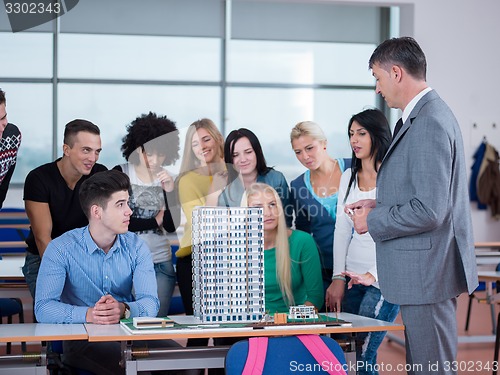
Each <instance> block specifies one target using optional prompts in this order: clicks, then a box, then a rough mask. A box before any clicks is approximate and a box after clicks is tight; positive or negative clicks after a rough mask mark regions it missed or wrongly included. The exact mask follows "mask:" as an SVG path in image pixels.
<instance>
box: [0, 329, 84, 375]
mask: <svg viewBox="0 0 500 375" xmlns="http://www.w3.org/2000/svg"><path fill="white" fill-rule="evenodd" d="M87 338H88V335H87V331H86V330H85V326H84V325H83V324H41V323H24V324H0V342H29V341H35V342H37V341H38V342H41V341H58V340H86V339H87ZM0 373H5V374H34V375H42V374H43V375H46V374H47V353H46V351H45V348H42V351H41V352H40V354H38V353H36V354H31V355H29V356H28V355H4V356H0Z"/></svg>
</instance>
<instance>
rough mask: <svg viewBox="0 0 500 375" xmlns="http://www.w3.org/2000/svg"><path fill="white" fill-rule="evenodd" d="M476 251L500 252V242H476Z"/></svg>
mask: <svg viewBox="0 0 500 375" xmlns="http://www.w3.org/2000/svg"><path fill="white" fill-rule="evenodd" d="M474 247H475V248H476V249H492V250H493V249H494V250H500V242H476V243H474Z"/></svg>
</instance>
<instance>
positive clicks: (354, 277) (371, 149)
mask: <svg viewBox="0 0 500 375" xmlns="http://www.w3.org/2000/svg"><path fill="white" fill-rule="evenodd" d="M348 134H349V140H350V143H351V148H352V165H351V169H348V170H346V171H345V172H344V173H343V174H342V177H341V179H340V186H339V197H338V203H337V221H336V224H335V236H334V246H333V258H334V261H333V278H332V283H331V285H330V287H329V288H328V290H327V292H326V299H325V300H326V305H327V306H329V307H330V308H331V309H332V310H337V311H339V310H340V308H341V309H342V311H345V312H349V313H353V314H358V315H362V316H366V317H369V318H375V319H378V320H384V321H387V322H392V321H394V319H395V318H396V315H397V314H398V311H399V306H398V305H394V304H392V303H390V302H387V301H386V300H385V299H384V297H383V296H382V294H381V293H380V289H379V286H378V282H377V279H378V278H377V264H376V257H375V242H374V241H373V239H372V238H371V236H370V234H369V233H365V234H362V235H360V234H358V233H356V232H355V231H353V223H352V220H351V218H350V217H351V215H353V214H354V215H355V214H356V213H352V212H349V213H346V212H344V206H345V205H346V204H349V203H352V202H356V201H358V200H360V199H375V197H376V180H377V171H378V168H379V166H380V164H381V163H382V159H383V158H384V155H385V153H386V152H387V150H388V148H389V145H390V144H391V140H392V137H391V132H390V128H389V124H388V123H387V119H386V118H385V116H384V114H383V113H382V112H380V111H379V110H376V109H368V110H365V111H363V112H360V113H358V114H356V115H354V116H353V117H352V118H351V120H350V121H349V126H348ZM346 284H347V285H346ZM385 334H386V332H370V333H361V334H359V335H358V336H357V340H358V343H357V344H358V345H357V361H360V362H357V363H358V364H362V365H360V366H358V373H359V374H378V372H377V371H376V368H377V367H376V363H377V350H378V347H379V346H380V343H381V342H382V340H383V338H384V336H385Z"/></svg>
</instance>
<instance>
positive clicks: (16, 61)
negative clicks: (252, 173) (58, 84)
mask: <svg viewBox="0 0 500 375" xmlns="http://www.w3.org/2000/svg"><path fill="white" fill-rule="evenodd" d="M0 46H2V47H1V48H2V52H1V54H2V57H1V58H0V76H1V77H17V78H25V77H30V78H51V77H52V34H50V33H0Z"/></svg>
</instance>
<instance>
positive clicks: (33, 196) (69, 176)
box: [23, 120, 107, 298]
mask: <svg viewBox="0 0 500 375" xmlns="http://www.w3.org/2000/svg"><path fill="white" fill-rule="evenodd" d="M100 152H101V136H100V130H99V128H98V127H97V126H96V125H94V124H93V123H91V122H90V121H86V120H73V121H71V122H69V123H68V124H67V125H66V128H65V130H64V145H63V156H62V157H61V158H59V159H57V160H55V161H53V162H51V163H47V164H44V165H42V166H40V167H37V168H35V169H34V170H32V171H31V172H30V173H29V174H28V176H27V177H26V181H25V183H24V205H25V208H26V213H27V215H28V218H29V220H30V224H31V228H30V233H29V235H28V237H27V239H26V244H27V245H28V248H27V252H26V260H25V263H24V266H23V274H24V276H25V278H26V283H27V284H28V287H29V289H30V292H31V295H32V296H33V298H34V297H35V286H36V278H37V276H38V269H39V267H40V262H41V258H42V256H43V253H44V251H45V249H46V247H47V245H48V244H49V242H50V241H51V240H52V239H53V238H56V237H58V236H60V235H61V234H63V233H65V232H67V231H69V230H71V229H75V228H79V227H83V226H85V225H87V224H88V219H87V217H86V216H85V214H84V213H83V211H82V208H81V206H80V200H79V191H80V186H81V185H82V183H83V181H85V180H86V179H87V178H89V177H90V176H92V175H93V174H94V173H97V172H100V171H105V170H107V168H106V167H105V166H104V165H101V164H97V160H98V159H99V153H100Z"/></svg>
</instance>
